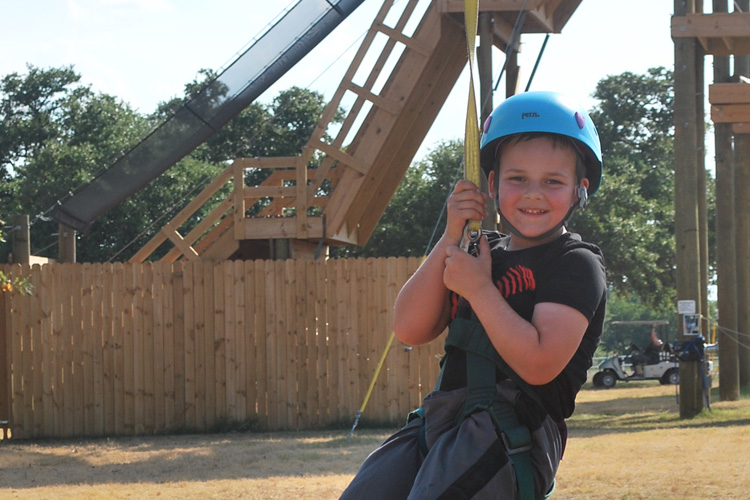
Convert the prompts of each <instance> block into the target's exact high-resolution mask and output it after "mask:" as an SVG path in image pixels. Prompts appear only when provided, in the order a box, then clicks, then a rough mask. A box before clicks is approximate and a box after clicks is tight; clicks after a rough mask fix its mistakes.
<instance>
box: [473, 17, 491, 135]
mask: <svg viewBox="0 0 750 500" xmlns="http://www.w3.org/2000/svg"><path fill="white" fill-rule="evenodd" d="M477 69H478V70H479V113H480V119H479V126H480V127H481V126H482V125H483V124H484V121H485V120H486V119H487V117H488V116H490V113H492V108H493V104H492V13H491V12H480V13H479V47H477Z"/></svg>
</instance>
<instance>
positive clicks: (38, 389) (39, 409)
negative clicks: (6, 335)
mask: <svg viewBox="0 0 750 500" xmlns="http://www.w3.org/2000/svg"><path fill="white" fill-rule="evenodd" d="M23 269H24V273H26V274H25V275H26V276H27V277H28V278H29V279H30V280H31V282H32V283H37V286H38V284H39V283H40V282H41V271H40V266H38V265H35V266H30V267H26V266H24V268H23ZM28 298H29V301H28V307H29V314H30V318H29V323H30V327H31V328H30V334H31V335H30V340H31V362H32V366H33V377H34V379H33V381H32V384H31V385H32V387H33V391H34V392H33V395H32V408H33V413H32V420H33V428H32V433H33V435H34V436H43V435H44V403H43V401H44V372H43V368H42V359H43V352H42V350H43V340H42V338H43V335H44V334H43V332H42V314H41V297H40V296H39V294H38V293H34V294H31V295H30V296H29V297H28Z"/></svg>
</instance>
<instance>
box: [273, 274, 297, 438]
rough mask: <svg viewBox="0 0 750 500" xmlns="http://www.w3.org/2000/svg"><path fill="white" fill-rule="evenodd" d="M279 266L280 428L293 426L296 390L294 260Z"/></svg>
mask: <svg viewBox="0 0 750 500" xmlns="http://www.w3.org/2000/svg"><path fill="white" fill-rule="evenodd" d="M279 264H280V267H281V273H280V274H281V276H280V278H281V283H282V285H281V286H280V287H278V288H277V291H278V292H279V293H278V297H279V302H277V305H278V306H279V311H280V313H281V316H280V320H281V321H280V322H279V331H278V334H279V340H280V342H279V365H280V376H281V380H282V383H283V386H282V387H280V388H279V392H280V394H281V397H282V398H283V400H282V401H281V413H282V415H283V416H284V428H287V429H295V428H296V426H297V391H296V382H297V377H296V373H295V372H296V363H295V357H296V335H297V332H296V330H295V312H294V307H295V284H294V278H295V275H294V260H292V259H288V260H284V261H280V262H279Z"/></svg>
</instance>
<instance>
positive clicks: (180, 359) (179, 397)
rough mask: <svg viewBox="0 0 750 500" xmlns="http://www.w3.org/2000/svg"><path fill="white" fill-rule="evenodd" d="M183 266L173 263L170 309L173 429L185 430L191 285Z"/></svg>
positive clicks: (179, 263)
mask: <svg viewBox="0 0 750 500" xmlns="http://www.w3.org/2000/svg"><path fill="white" fill-rule="evenodd" d="M184 267H185V266H183V264H182V263H181V262H175V264H174V271H173V275H174V278H173V288H172V297H173V299H172V307H173V311H174V316H173V318H174V319H173V324H174V327H173V330H174V335H173V337H172V338H173V341H172V344H171V346H170V347H171V348H172V354H173V355H174V356H173V358H172V359H173V360H174V361H173V366H172V373H173V374H174V375H173V377H172V378H173V380H174V382H173V384H174V428H175V429H180V430H184V429H185V336H186V328H187V326H186V324H185V286H186V285H187V286H190V285H192V283H190V282H187V281H186V280H185V269H184Z"/></svg>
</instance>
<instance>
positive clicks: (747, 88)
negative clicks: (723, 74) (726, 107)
mask: <svg viewBox="0 0 750 500" xmlns="http://www.w3.org/2000/svg"><path fill="white" fill-rule="evenodd" d="M708 102H709V103H711V104H750V84H748V83H747V82H742V83H713V84H711V85H709V86H708Z"/></svg>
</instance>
